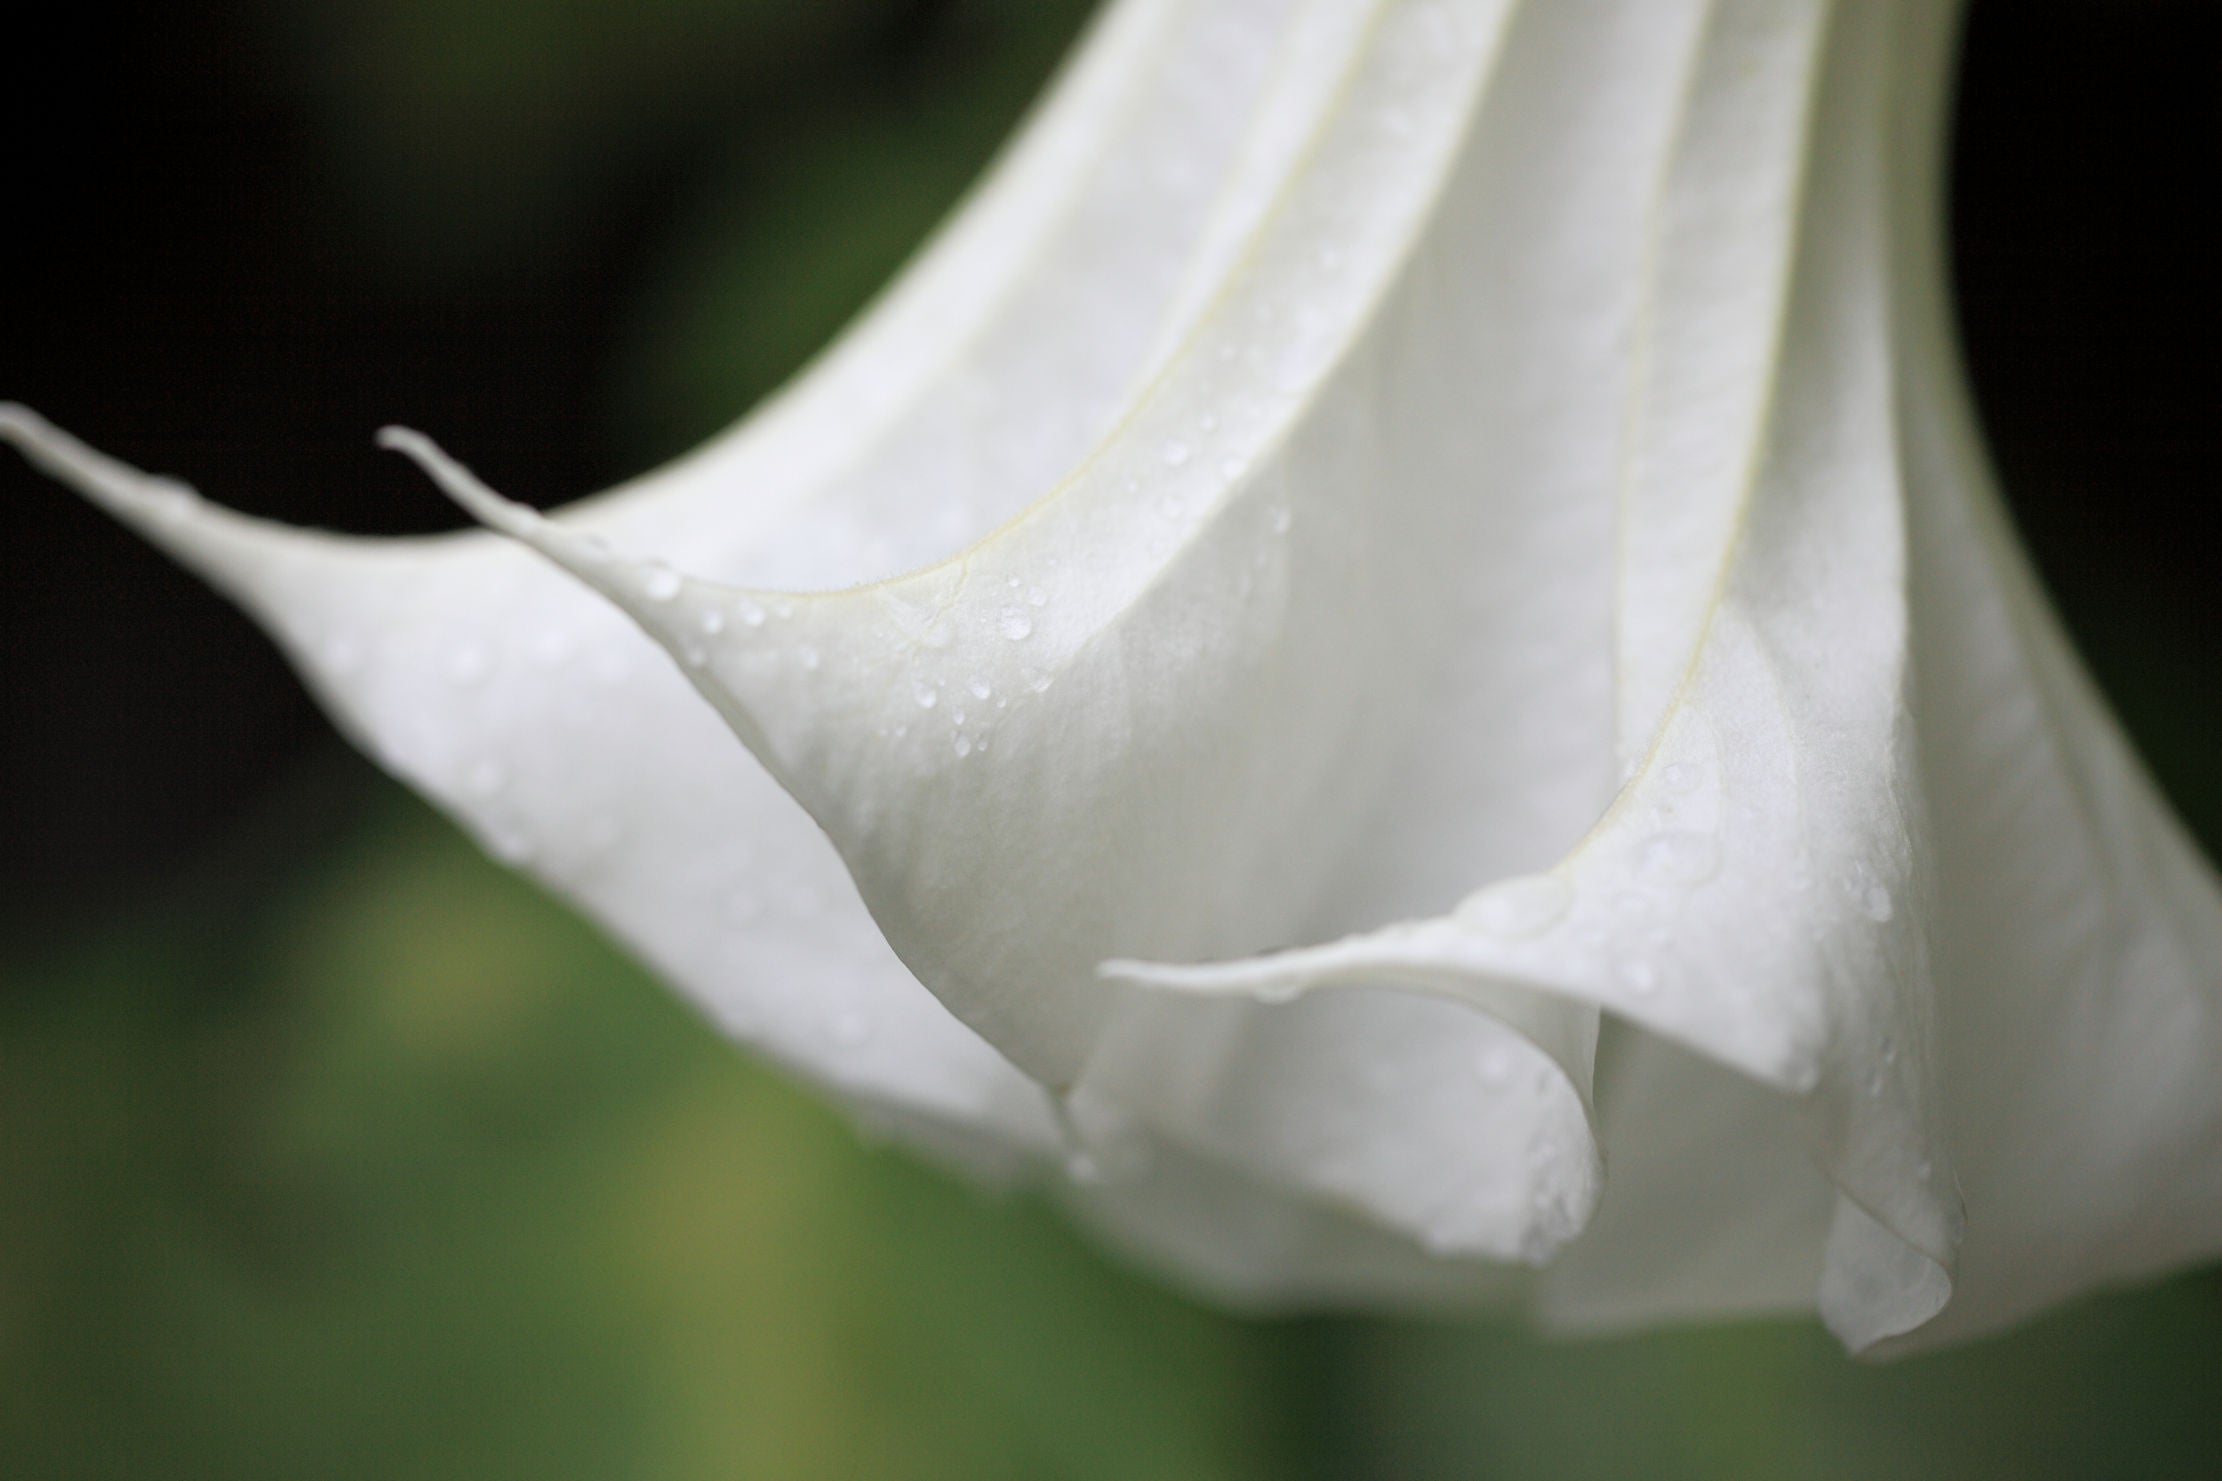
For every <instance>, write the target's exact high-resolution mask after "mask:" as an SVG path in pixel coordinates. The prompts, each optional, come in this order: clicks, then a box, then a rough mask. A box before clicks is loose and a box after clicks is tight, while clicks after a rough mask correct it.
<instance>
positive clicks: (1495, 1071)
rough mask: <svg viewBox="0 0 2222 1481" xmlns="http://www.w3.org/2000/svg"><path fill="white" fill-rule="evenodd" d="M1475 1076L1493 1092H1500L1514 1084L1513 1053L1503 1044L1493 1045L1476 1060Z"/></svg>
mask: <svg viewBox="0 0 2222 1481" xmlns="http://www.w3.org/2000/svg"><path fill="white" fill-rule="evenodd" d="M1474 1074H1475V1075H1477V1076H1478V1077H1480V1080H1481V1083H1482V1084H1484V1085H1486V1086H1488V1087H1489V1088H1490V1089H1491V1090H1500V1089H1502V1088H1503V1087H1505V1086H1507V1085H1509V1084H1511V1083H1512V1051H1511V1050H1510V1049H1508V1048H1506V1047H1505V1046H1504V1045H1502V1044H1492V1045H1490V1046H1489V1047H1488V1048H1487V1049H1484V1050H1482V1051H1481V1053H1480V1054H1479V1055H1477V1056H1476V1057H1475V1059H1474Z"/></svg>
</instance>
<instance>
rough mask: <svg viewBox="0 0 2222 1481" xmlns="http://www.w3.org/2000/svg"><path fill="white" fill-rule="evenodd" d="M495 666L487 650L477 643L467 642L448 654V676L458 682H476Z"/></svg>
mask: <svg viewBox="0 0 2222 1481" xmlns="http://www.w3.org/2000/svg"><path fill="white" fill-rule="evenodd" d="M491 667H493V664H492V661H491V660H490V659H488V658H487V656H486V650H485V649H484V648H481V647H480V646H479V645H478V644H476V643H465V644H463V645H462V646H461V647H459V648H457V649H456V650H455V651H454V652H453V653H450V654H449V655H448V660H447V676H448V678H449V679H450V680H451V681H453V682H454V683H457V684H476V683H477V682H478V681H479V680H481V679H483V678H485V677H486V671H487V670H488V669H489V668H491Z"/></svg>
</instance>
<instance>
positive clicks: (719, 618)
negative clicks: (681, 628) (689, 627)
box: [702, 607, 725, 638]
mask: <svg viewBox="0 0 2222 1481" xmlns="http://www.w3.org/2000/svg"><path fill="white" fill-rule="evenodd" d="M702 631H703V632H705V633H707V634H708V635H709V636H711V637H713V638H714V637H716V636H717V635H718V634H719V633H721V632H724V631H725V614H724V613H723V612H720V611H719V610H718V609H717V608H715V607H712V608H711V609H710V610H709V611H707V612H704V613H703V614H702Z"/></svg>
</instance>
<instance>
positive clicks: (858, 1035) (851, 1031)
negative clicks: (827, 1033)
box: [833, 1008, 872, 1049]
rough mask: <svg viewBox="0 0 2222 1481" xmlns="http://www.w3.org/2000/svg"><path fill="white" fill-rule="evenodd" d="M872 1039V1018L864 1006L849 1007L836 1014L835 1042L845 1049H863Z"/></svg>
mask: <svg viewBox="0 0 2222 1481" xmlns="http://www.w3.org/2000/svg"><path fill="white" fill-rule="evenodd" d="M871 1041H872V1018H871V1015H870V1014H868V1013H866V1012H865V1011H864V1010H863V1009H862V1008H847V1009H843V1010H842V1011H841V1012H840V1013H838V1014H836V1015H834V1019H833V1042H834V1043H836V1044H839V1045H840V1046H841V1047H842V1048H844V1049H861V1048H863V1047H864V1046H865V1045H866V1044H868V1043H870V1042H871Z"/></svg>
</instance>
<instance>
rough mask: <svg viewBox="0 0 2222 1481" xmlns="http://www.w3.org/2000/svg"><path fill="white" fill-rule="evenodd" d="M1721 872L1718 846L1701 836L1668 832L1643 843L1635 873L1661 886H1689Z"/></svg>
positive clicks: (1706, 836)
mask: <svg viewBox="0 0 2222 1481" xmlns="http://www.w3.org/2000/svg"><path fill="white" fill-rule="evenodd" d="M1718 868H1720V845H1719V844H1718V843H1716V842H1715V841H1714V840H1713V839H1712V838H1711V837H1709V836H1708V835H1706V834H1703V833H1684V832H1680V831H1670V832H1666V833H1658V834H1654V835H1653V836H1652V837H1650V838H1649V839H1646V840H1645V841H1644V845H1643V847H1642V849H1641V850H1640V851H1639V852H1638V853H1637V856H1636V870H1637V872H1638V873H1640V874H1642V875H1643V877H1644V878H1645V879H1649V880H1653V881H1656V882H1657V883H1660V884H1675V885H1692V884H1697V883H1699V882H1700V881H1702V880H1705V879H1708V878H1710V877H1711V876H1712V874H1713V872H1714V871H1715V870H1717V869H1718Z"/></svg>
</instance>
